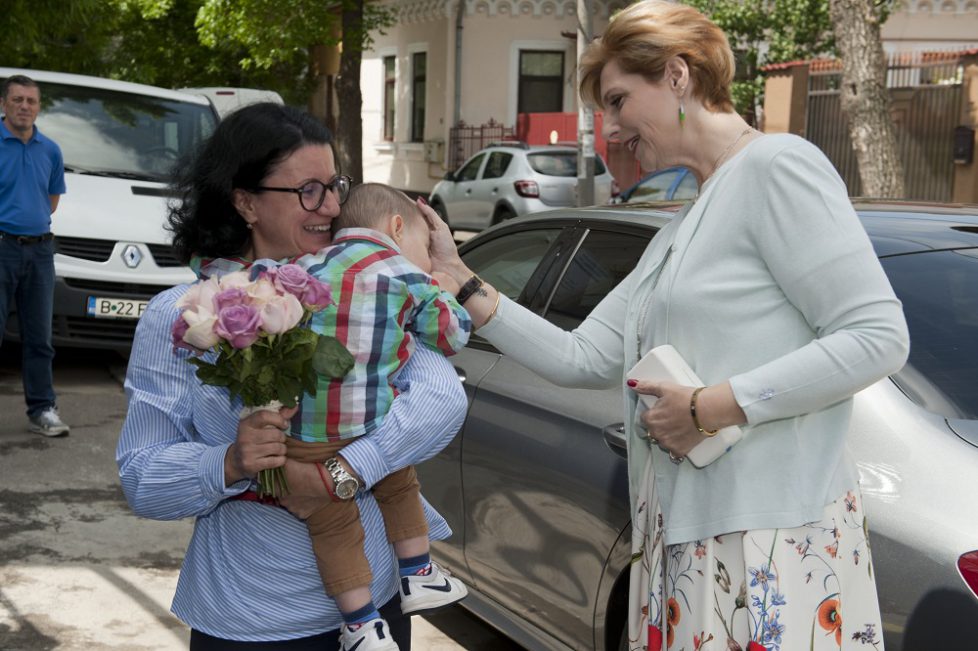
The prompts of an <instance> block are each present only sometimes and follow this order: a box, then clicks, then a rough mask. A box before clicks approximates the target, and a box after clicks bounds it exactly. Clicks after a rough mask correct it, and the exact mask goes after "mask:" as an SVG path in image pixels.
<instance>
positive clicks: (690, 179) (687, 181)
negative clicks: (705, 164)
mask: <svg viewBox="0 0 978 651" xmlns="http://www.w3.org/2000/svg"><path fill="white" fill-rule="evenodd" d="M699 192H700V184H699V183H697V182H696V176H695V175H694V174H693V173H692V172H689V173H687V174H686V176H684V177H683V180H682V181H680V182H679V185H678V186H677V187H676V190H675V192H673V194H672V198H673V199H680V200H685V199H695V198H696V195H697V194H699Z"/></svg>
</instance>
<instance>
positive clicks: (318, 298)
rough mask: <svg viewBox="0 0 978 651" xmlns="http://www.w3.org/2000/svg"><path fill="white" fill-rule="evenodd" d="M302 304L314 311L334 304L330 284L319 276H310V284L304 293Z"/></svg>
mask: <svg viewBox="0 0 978 651" xmlns="http://www.w3.org/2000/svg"><path fill="white" fill-rule="evenodd" d="M302 304H303V305H305V306H306V307H307V308H309V309H310V310H311V311H313V312H318V311H320V310H324V309H326V308H327V307H329V306H330V305H332V304H333V295H332V292H330V290H329V285H327V284H326V283H324V282H322V281H320V280H319V279H317V278H313V277H312V276H310V277H309V284H308V285H306V290H305V291H304V292H303V293H302Z"/></svg>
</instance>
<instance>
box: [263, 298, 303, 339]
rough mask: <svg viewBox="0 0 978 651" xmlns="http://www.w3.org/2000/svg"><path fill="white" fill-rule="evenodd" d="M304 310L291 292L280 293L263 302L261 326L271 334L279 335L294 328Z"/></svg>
mask: <svg viewBox="0 0 978 651" xmlns="http://www.w3.org/2000/svg"><path fill="white" fill-rule="evenodd" d="M304 313H305V312H304V311H303V309H302V304H301V303H300V302H299V299H298V298H296V297H295V296H293V295H292V294H282V295H281V296H276V297H275V298H273V299H272V300H270V301H268V302H267V303H265V304H264V305H263V306H262V308H261V327H262V330H264V331H265V332H267V333H269V334H272V335H280V334H282V333H283V332H288V331H289V330H291V329H292V328H294V327H295V326H296V325H297V324H298V323H299V321H301V320H302V315H303V314H304Z"/></svg>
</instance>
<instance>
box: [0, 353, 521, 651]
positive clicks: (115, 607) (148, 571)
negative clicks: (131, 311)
mask: <svg viewBox="0 0 978 651" xmlns="http://www.w3.org/2000/svg"><path fill="white" fill-rule="evenodd" d="M124 373H125V361H124V360H123V359H122V358H121V357H119V356H117V355H115V354H114V353H104V352H94V351H68V350H65V351H59V354H58V359H57V360H56V364H55V385H56V389H57V391H58V394H59V405H60V408H61V413H62V415H63V417H64V418H65V420H66V421H67V422H68V423H69V424H70V425H71V426H72V431H71V436H69V437H67V438H62V439H45V438H43V437H41V436H38V435H36V434H31V433H29V432H28V431H27V428H26V417H25V416H24V412H23V409H24V407H23V394H22V390H21V384H20V361H19V348H18V347H16V346H13V345H6V346H3V348H0V649H2V650H3V651H48V650H54V649H58V650H59V651H75V650H79V651H81V650H85V651H93V650H94V651H100V650H103V649H104V650H108V649H118V650H120V651H121V650H125V651H170V650H178V649H186V648H187V640H188V631H187V628H186V626H184V625H183V623H181V622H180V621H178V620H177V619H176V618H175V617H173V616H172V615H171V614H170V613H169V603H170V599H171V597H172V595H173V591H174V587H175V585H176V577H177V573H178V570H179V567H180V562H181V559H182V556H183V551H184V549H185V548H186V544H187V541H188V540H189V538H190V532H191V522H190V521H180V522H154V521H150V520H140V519H138V518H136V517H134V516H133V515H132V514H131V512H130V511H129V508H128V506H127V505H126V502H125V498H124V497H123V495H122V491H121V489H120V488H119V482H118V478H117V473H116V467H115V457H114V450H115V443H116V439H117V436H118V432H119V428H120V426H121V423H122V420H123V417H124V415H125V409H126V401H125V396H124V394H123V392H122V386H121V378H122V375H123V374H124ZM414 624H415V634H414V638H413V645H414V648H415V649H416V650H421V651H455V650H458V649H467V650H479V651H490V650H491V651H519V649H521V647H519V646H517V645H514V644H513V643H511V642H509V641H508V640H506V639H504V638H501V637H499V636H498V635H497V634H496V633H495V632H494V631H492V630H491V629H489V628H488V627H486V626H485V625H483V624H482V623H481V622H480V621H478V620H476V619H474V618H472V617H471V616H469V615H468V614H467V613H466V612H465V611H463V610H461V609H460V608H455V609H450V610H448V611H446V612H444V613H439V614H438V615H435V616H433V617H431V618H430V620H425V619H422V618H415V620H414Z"/></svg>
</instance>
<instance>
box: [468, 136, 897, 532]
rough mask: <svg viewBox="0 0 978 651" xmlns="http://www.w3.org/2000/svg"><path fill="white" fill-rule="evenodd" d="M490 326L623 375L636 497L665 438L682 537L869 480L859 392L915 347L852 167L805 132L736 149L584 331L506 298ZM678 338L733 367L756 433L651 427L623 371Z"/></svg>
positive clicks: (808, 513) (808, 511)
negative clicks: (698, 441) (854, 424)
mask: <svg viewBox="0 0 978 651" xmlns="http://www.w3.org/2000/svg"><path fill="white" fill-rule="evenodd" d="M479 334H480V335H481V336H483V337H486V338H487V339H488V340H489V341H491V342H492V343H493V344H494V345H496V346H497V347H498V348H499V349H500V350H501V351H502V352H503V353H505V354H507V355H509V356H511V357H512V358H514V359H516V360H518V361H520V362H521V363H523V364H525V365H526V366H528V367H529V368H531V369H533V370H534V371H535V372H537V373H539V374H540V375H542V376H544V377H546V378H547V379H549V380H550V381H552V382H556V383H559V384H562V385H565V386H573V387H582V388H599V387H607V386H612V385H615V384H619V385H620V386H622V387H623V393H624V396H625V409H626V414H627V415H626V417H625V425H626V434H627V437H628V450H629V477H630V480H631V481H630V486H631V494H632V505H633V508H634V504H635V497H636V495H637V483H638V481H639V480H640V478H641V476H642V471H643V469H644V468H645V465H646V461H647V458H648V455H649V454H652V455H653V466H654V469H655V481H656V484H657V489H658V490H657V492H658V495H659V498H660V500H661V502H662V509H663V512H664V516H665V530H666V533H665V537H666V538H665V539H666V544H676V543H680V542H687V541H692V540H700V539H704V538H708V537H711V536H715V535H719V534H722V533H729V532H732V531H740V530H749V529H767V528H787V527H796V526H799V525H802V524H804V523H806V522H810V521H814V520H817V519H819V518H820V517H821V513H822V510H823V508H824V507H825V505H827V504H829V503H830V502H832V501H833V500H835V499H838V498H839V497H841V496H842V495H844V494H845V492H846V491H847V490H850V489H854V488H855V487H856V486H857V483H858V475H857V472H856V469H855V464H854V463H853V461H852V460H851V459H850V457H849V455H848V453H847V451H846V444H845V439H846V435H847V431H848V427H849V419H850V414H851V407H852V400H851V396H852V395H853V394H854V393H855V392H857V391H859V390H860V389H862V388H864V387H866V386H869V385H870V384H872V383H873V382H875V381H877V380H879V379H880V378H883V377H885V376H887V375H889V374H890V373H892V372H894V371H896V370H898V369H899V368H901V367H902V365H903V364H904V362H905V361H906V357H907V352H908V350H909V337H908V334H907V327H906V322H905V320H904V317H903V311H902V308H901V305H900V302H899V301H898V300H897V298H896V297H895V296H894V294H893V290H892V288H891V287H890V284H889V281H888V280H887V278H886V276H885V274H884V272H883V270H882V268H881V267H880V264H879V262H878V260H877V259H876V256H875V254H874V252H873V249H872V246H871V245H870V242H869V238H868V237H867V236H866V233H865V231H864V230H863V228H862V226H861V224H860V222H859V219H858V217H857V216H856V214H855V212H854V210H853V208H852V206H851V204H850V202H849V199H848V197H847V193H846V188H845V184H844V183H843V182H842V180H841V179H840V178H839V176H838V174H837V173H836V171H835V169H834V168H833V167H832V165H831V163H829V161H828V160H827V159H826V158H825V156H824V155H823V154H822V152H821V151H820V150H818V149H817V148H816V147H814V146H813V145H811V144H810V143H808V142H807V141H805V140H803V139H801V138H798V137H795V136H791V135H766V136H764V137H762V138H757V139H756V140H754V141H753V142H751V143H749V144H748V145H747V146H746V147H745V148H744V149H742V150H741V151H740V152H738V153H737V154H736V155H735V156H733V157H732V158H731V159H730V160H729V161H727V163H726V164H724V165H723V166H722V167H721V168H720V169H719V170H718V171H717V172H716V173H715V174H714V176H713V177H712V178H711V179H710V180H709V181H708V182H707V183H706V184H705V185H704V187H703V188H702V191H701V193H700V196H699V198H698V199H697V200H696V201H695V202H694V203H692V204H690V205H688V206H686V207H685V208H684V209H683V210H682V211H681V212H680V213H679V215H677V218H676V219H675V220H674V221H673V222H672V223H670V224H669V225H668V226H666V227H665V228H663V229H662V230H661V231H660V232H659V234H658V235H656V237H655V238H654V239H653V240H652V242H651V243H650V245H649V248H648V249H647V250H646V252H645V254H644V255H643V257H642V259H641V261H640V262H639V264H638V265H637V267H636V269H635V270H634V271H633V272H632V273H631V274H630V275H629V276H628V277H627V278H625V280H623V281H622V283H621V284H620V285H619V286H618V287H617V288H615V289H614V290H613V291H612V292H611V293H610V294H609V295H608V296H607V297H606V298H605V300H603V301H602V302H601V303H600V304H599V305H598V306H597V307H596V308H595V309H594V311H593V312H592V313H591V315H590V316H589V317H588V318H587V319H586V320H585V321H584V322H583V323H582V324H581V325H580V326H579V327H578V328H577V329H576V330H574V331H573V332H566V331H564V330H561V329H559V328H557V327H555V326H553V325H552V324H550V323H548V322H546V321H544V320H543V319H540V318H539V317H537V316H536V315H534V314H532V313H531V312H529V311H528V310H525V309H523V308H522V307H520V306H519V305H517V304H516V303H514V302H512V301H509V300H507V299H505V298H503V299H502V300H501V301H500V305H499V308H498V311H497V313H496V316H495V318H493V319H492V321H490V322H489V323H488V324H486V325H485V326H484V327H482V328H481V329H480V330H479ZM665 343H669V344H672V345H673V346H675V347H676V348H677V349H678V350H679V352H680V353H681V354H682V355H683V357H685V359H686V361H687V362H689V364H690V366H692V368H693V369H694V370H695V371H696V373H697V374H698V375H699V376H700V378H701V379H702V380H703V381H704V382H705V383H706V384H707V385H711V384H718V383H722V382H725V381H728V380H729V382H730V384H731V386H732V388H733V392H734V396H735V398H736V400H737V403H738V404H739V405H740V406H741V407H742V408H743V410H744V413H746V415H747V419H748V424H747V425H746V426H745V427H744V438H743V440H741V441H740V443H738V444H737V445H736V446H734V448H733V449H732V450H730V451H729V452H728V453H727V454H725V455H724V456H723V457H721V458H720V459H718V460H717V461H716V462H714V463H713V464H711V465H709V466H707V467H706V468H703V469H697V468H695V467H693V466H692V465H690V464H688V463H684V464H682V465H679V466H675V465H673V464H672V463H670V462H669V460H668V457H667V456H666V455H665V454H664V453H662V452H660V451H659V450H658V449H651V450H650V446H649V444H648V443H647V442H646V441H645V440H643V439H641V438H639V437H638V436H637V428H636V426H635V422H636V417H637V414H638V413H639V412H638V411H637V409H638V408H637V401H636V399H635V395H634V393H633V392H632V391H630V390H628V389H624V373H625V371H627V370H628V369H629V368H631V366H632V365H633V364H634V363H635V362H636V361H637V360H638V358H639V357H640V355H641V354H642V353H644V352H646V351H648V350H649V349H650V348H652V347H654V346H657V345H660V344H665ZM597 435H599V434H598V432H595V436H597Z"/></svg>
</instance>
